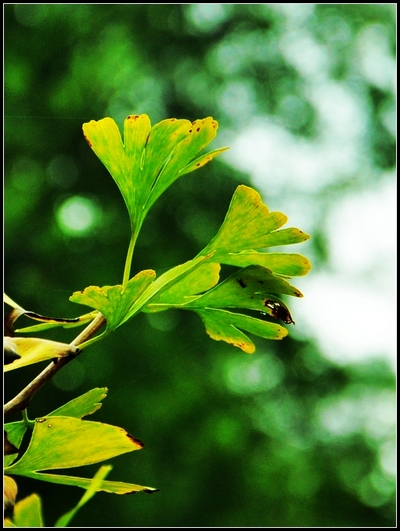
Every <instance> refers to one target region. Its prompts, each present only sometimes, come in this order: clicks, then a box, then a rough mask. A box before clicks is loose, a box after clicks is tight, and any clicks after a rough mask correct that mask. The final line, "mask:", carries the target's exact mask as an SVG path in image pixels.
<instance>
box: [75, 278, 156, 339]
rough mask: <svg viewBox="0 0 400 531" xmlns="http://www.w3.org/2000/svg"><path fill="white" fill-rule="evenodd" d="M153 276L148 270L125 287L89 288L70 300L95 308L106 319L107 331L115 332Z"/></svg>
mask: <svg viewBox="0 0 400 531" xmlns="http://www.w3.org/2000/svg"><path fill="white" fill-rule="evenodd" d="M155 276H156V274H155V272H154V271H152V270H151V269H148V270H145V271H141V272H140V273H138V274H137V275H135V276H134V277H133V278H131V279H130V280H129V281H128V283H127V285H126V286H122V285H121V284H118V285H116V286H103V287H102V288H99V287H98V286H89V287H87V288H85V289H84V290H83V291H76V292H75V293H73V294H72V296H71V297H70V300H71V301H72V302H77V303H78V304H84V305H85V306H90V307H91V308H95V309H96V310H98V311H99V312H101V313H102V314H103V315H104V317H105V318H106V320H107V330H115V329H116V328H117V327H118V326H120V325H121V324H122V323H123V322H124V321H125V320H126V319H125V318H126V315H127V314H128V312H129V310H130V308H131V307H132V306H133V304H134V303H135V301H137V300H138V299H139V298H140V296H141V295H142V294H143V293H144V292H145V291H146V290H147V288H148V287H149V285H150V284H151V283H152V282H153V281H154V278H155Z"/></svg>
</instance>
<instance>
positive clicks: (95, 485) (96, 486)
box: [54, 465, 112, 527]
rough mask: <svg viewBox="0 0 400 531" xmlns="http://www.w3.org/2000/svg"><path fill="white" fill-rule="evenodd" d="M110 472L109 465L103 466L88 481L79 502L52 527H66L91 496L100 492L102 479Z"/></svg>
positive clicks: (110, 467)
mask: <svg viewBox="0 0 400 531" xmlns="http://www.w3.org/2000/svg"><path fill="white" fill-rule="evenodd" d="M111 470H112V466H111V465H104V466H101V467H100V468H99V470H98V471H97V472H96V474H95V475H94V476H93V478H92V479H91V480H90V483H89V485H88V486H87V488H86V492H85V493H84V494H83V496H82V498H81V499H80V500H79V502H78V503H77V504H76V505H75V506H74V507H73V508H72V509H71V510H69V511H68V512H67V513H65V514H63V515H62V516H60V518H58V519H57V522H56V524H55V526H54V527H66V526H67V525H68V524H69V523H70V521H71V520H72V518H73V517H74V516H75V515H76V513H77V512H78V511H79V509H80V508H81V507H83V506H84V505H85V504H86V503H87V502H88V501H89V500H90V499H91V498H93V496H94V495H95V494H96V492H98V491H99V490H101V485H102V483H103V481H104V479H105V478H106V477H107V476H108V474H109V473H110V471H111Z"/></svg>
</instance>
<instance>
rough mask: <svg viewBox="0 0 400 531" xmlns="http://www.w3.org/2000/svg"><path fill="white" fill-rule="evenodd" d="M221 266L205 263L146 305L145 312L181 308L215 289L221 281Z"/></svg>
mask: <svg viewBox="0 0 400 531" xmlns="http://www.w3.org/2000/svg"><path fill="white" fill-rule="evenodd" d="M220 269H221V266H220V265H219V264H216V263H204V264H201V265H200V266H199V267H198V268H196V269H195V270H194V271H193V272H192V273H189V274H188V275H186V276H185V277H184V278H183V279H182V280H180V281H179V282H177V283H176V284H174V285H173V286H172V287H170V288H168V289H167V290H166V291H164V292H162V293H161V294H158V295H157V296H156V297H154V298H153V299H152V300H151V303H150V304H148V305H146V306H145V307H144V309H143V311H146V312H158V311H162V310H167V309H168V308H174V307H177V308H179V307H181V306H182V305H185V304H187V303H188V302H191V301H192V300H194V299H196V298H197V297H196V295H197V294H199V293H203V292H205V291H207V290H209V289H211V288H212V287H214V286H215V285H216V284H217V282H218V280H219V271H220Z"/></svg>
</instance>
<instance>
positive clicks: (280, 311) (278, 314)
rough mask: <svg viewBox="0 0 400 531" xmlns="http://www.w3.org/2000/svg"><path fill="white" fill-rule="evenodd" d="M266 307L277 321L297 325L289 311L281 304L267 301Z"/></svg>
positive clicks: (265, 302)
mask: <svg viewBox="0 0 400 531" xmlns="http://www.w3.org/2000/svg"><path fill="white" fill-rule="evenodd" d="M264 306H265V307H266V308H269V309H270V310H271V313H272V315H273V316H274V317H275V319H278V320H279V321H283V322H284V323H286V324H295V322H294V321H293V319H292V316H291V315H290V313H289V310H287V309H286V308H285V307H284V306H283V305H282V304H281V303H280V302H277V301H271V300H266V301H264Z"/></svg>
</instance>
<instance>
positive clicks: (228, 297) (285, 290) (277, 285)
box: [187, 265, 303, 311]
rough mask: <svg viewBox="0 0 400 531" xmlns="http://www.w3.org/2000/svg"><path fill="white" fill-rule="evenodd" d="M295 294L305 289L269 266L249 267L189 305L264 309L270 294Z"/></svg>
mask: <svg viewBox="0 0 400 531" xmlns="http://www.w3.org/2000/svg"><path fill="white" fill-rule="evenodd" d="M271 294H274V295H279V294H282V295H291V296H293V297H302V296H303V295H302V293H301V292H300V291H299V290H298V289H297V288H295V287H294V286H292V285H291V284H289V282H287V281H286V280H285V279H283V278H281V277H278V276H276V275H274V274H273V273H272V271H270V270H269V269H266V268H265V267H262V266H258V265H253V266H248V267H245V268H244V269H241V270H239V271H237V272H236V273H234V274H233V275H231V276H230V277H228V278H227V279H226V280H224V281H223V282H221V283H220V284H218V285H217V286H215V287H214V288H212V289H211V290H209V291H207V293H204V295H200V296H199V297H197V298H196V299H195V300H194V301H192V302H190V303H188V305H187V307H190V306H191V307H195V306H198V305H201V306H202V307H209V306H212V307H215V306H218V307H220V308H249V309H254V310H260V311H262V310H263V309H264V307H265V299H266V298H268V296H269V295H271Z"/></svg>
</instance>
